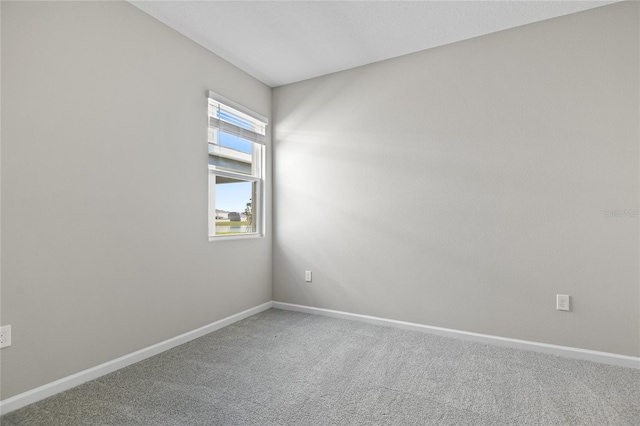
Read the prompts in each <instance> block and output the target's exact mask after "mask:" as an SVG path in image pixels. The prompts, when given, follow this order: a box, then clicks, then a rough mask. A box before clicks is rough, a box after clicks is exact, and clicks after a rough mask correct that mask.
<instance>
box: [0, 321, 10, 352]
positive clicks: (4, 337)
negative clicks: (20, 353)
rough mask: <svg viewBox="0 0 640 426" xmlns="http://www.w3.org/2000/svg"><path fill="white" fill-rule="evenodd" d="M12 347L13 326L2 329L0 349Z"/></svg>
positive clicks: (0, 329)
mask: <svg viewBox="0 0 640 426" xmlns="http://www.w3.org/2000/svg"><path fill="white" fill-rule="evenodd" d="M7 346H11V326H10V325H5V326H3V327H0V348H6V347H7Z"/></svg>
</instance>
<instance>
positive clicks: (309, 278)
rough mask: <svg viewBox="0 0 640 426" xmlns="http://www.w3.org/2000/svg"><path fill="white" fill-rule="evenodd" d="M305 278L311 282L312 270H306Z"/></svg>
mask: <svg viewBox="0 0 640 426" xmlns="http://www.w3.org/2000/svg"><path fill="white" fill-rule="evenodd" d="M304 280H305V281H306V282H308V283H310V282H311V271H304Z"/></svg>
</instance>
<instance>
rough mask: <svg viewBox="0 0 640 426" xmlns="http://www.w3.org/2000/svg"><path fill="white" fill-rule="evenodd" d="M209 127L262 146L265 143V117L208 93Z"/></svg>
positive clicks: (215, 94) (266, 121)
mask: <svg viewBox="0 0 640 426" xmlns="http://www.w3.org/2000/svg"><path fill="white" fill-rule="evenodd" d="M208 96H209V127H213V128H216V129H219V130H220V131H223V132H225V133H228V134H230V135H234V136H237V137H240V138H242V139H246V140H249V141H251V142H255V143H259V144H262V145H264V144H265V143H266V140H267V138H266V134H267V131H266V130H267V124H268V120H267V118H266V117H263V116H262V115H260V114H258V113H255V112H253V111H251V110H249V109H247V108H244V107H242V106H240V105H237V104H235V103H234V102H232V101H230V100H229V99H226V98H225V97H223V96H220V95H218V94H217V93H214V92H209V95H208Z"/></svg>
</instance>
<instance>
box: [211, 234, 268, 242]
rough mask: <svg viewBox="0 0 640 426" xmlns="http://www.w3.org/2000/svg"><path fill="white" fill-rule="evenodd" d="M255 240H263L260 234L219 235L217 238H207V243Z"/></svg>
mask: <svg viewBox="0 0 640 426" xmlns="http://www.w3.org/2000/svg"><path fill="white" fill-rule="evenodd" d="M256 238H264V235H260V234H247V235H221V236H218V237H212V236H209V242H211V241H228V240H253V239H256Z"/></svg>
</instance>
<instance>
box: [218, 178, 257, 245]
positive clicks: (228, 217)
mask: <svg viewBox="0 0 640 426" xmlns="http://www.w3.org/2000/svg"><path fill="white" fill-rule="evenodd" d="M213 190H214V191H215V194H214V199H215V224H216V230H215V235H233V234H251V233H255V232H256V221H255V220H254V212H253V200H255V199H256V182H247V181H244V180H240V179H233V178H228V177H223V176H216V177H215V188H214V189H213Z"/></svg>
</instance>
